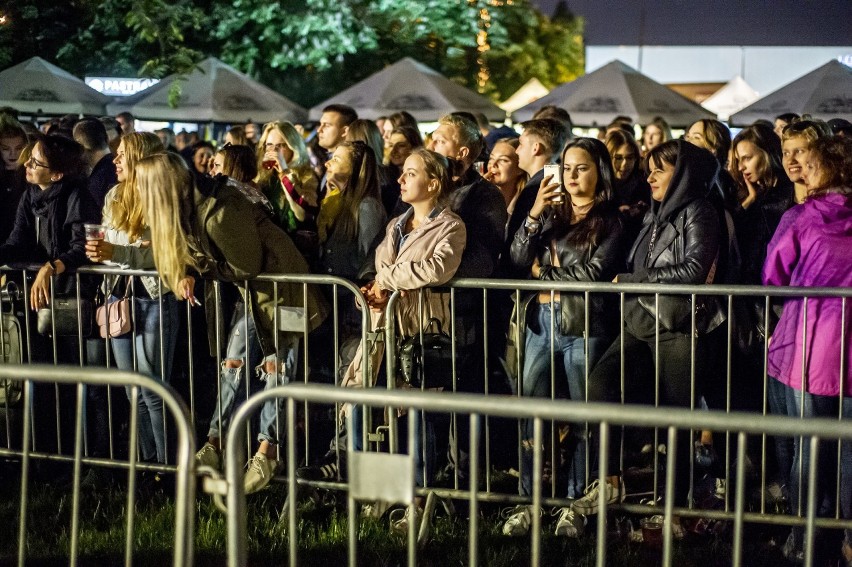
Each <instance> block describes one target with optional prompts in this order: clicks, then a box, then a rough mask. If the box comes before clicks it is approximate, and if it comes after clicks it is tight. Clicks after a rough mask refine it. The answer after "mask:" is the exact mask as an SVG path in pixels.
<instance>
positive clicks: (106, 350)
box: [0, 266, 369, 470]
mask: <svg viewBox="0 0 852 567" xmlns="http://www.w3.org/2000/svg"><path fill="white" fill-rule="evenodd" d="M30 271H31V270H28V269H9V268H3V273H4V274H8V275H9V276H12V279H16V280H18V283H17V284H13V287H12V288H11V289H10V291H11V293H6V294H4V296H3V306H4V311H8V313H6V314H5V315H4V318H6V317H8V318H9V319H10V320H19V321H20V323H19V325H20V333H21V341H20V346H21V348H22V349H23V352H21V353H20V360H22V361H23V362H25V363H29V364H32V363H36V362H48V361H52V363H53V364H62V363H65V364H67V363H69V362H73V363H74V364H77V365H79V366H80V367H83V366H86V367H91V366H96V365H106V366H107V367H114V366H115V365H116V360H115V358H114V356H113V349H112V346H113V342H114V341H116V340H119V339H115V338H109V337H108V338H100V337H98V329H97V327H95V328H94V329H93V330H92V333H91V335H89V336H88V337H87V336H86V334H85V333H84V331H83V323H82V321H81V319H82V318H81V311H82V310H81V308H79V307H78V311H77V327H78V328H77V333H76V334H75V336H72V337H58V338H57V337H56V333H55V330H56V329H55V326H54V327H53V331H54V332H53V333H52V335H53V336H52V337H47V338H43V337H40V336H38V335H39V334H38V333H37V331H36V330H35V313H34V312H33V311H31V310H30V309H29V286H28V280H27V274H28V273H29V272H30ZM124 276H147V277H152V278H156V280H157V282H158V291H159V292H160V293H162V292H163V291H164V289H163V286H164V284H163V283H162V282H161V281H160V280H159V277H158V275H157V273H156V272H154V271H148V270H129V269H117V268H110V267H102V266H86V267H82V268H80V269H79V270H78V271H77V272H76V274H72V275H70V277H71V278H73V280H72V281H73V284H74V285H73V287H74V289H73V290H72V294H71V295H72V296H73V297H75V298H76V299H77V300H78V306H79V305H80V302H79V300H80V299H92V298H87V297H86V296H85V293H84V292H81V278H90V282H89V286H88V287H89V288H92V289H90V290H89V291H90V293H92V294H94V291H93V288H94V282H92V281H91V279H97V280H98V281H97V284H98V285H100V279H101V278H103V277H112V278H115V277H124ZM256 280H257V281H264V282H270V283H272V284H273V292H272V293H273V299H274V300H276V301H277V297H278V293H279V289H280V286H282V285H298V286H299V287H300V289H301V295H302V300H303V301H305V298H306V297H307V294H308V286H316V287H317V288H318V287H319V286H326V287H327V288H329V289H330V294H329V295H330V297H331V304H332V305H331V307H332V312H331V313H330V314H329V320H330V324H329V326H330V327H331V333H332V337H331V339H330V342H331V343H333V344H332V345H331V349H327V350H330V355H329V356H330V357H331V358H333V359H334V360H338V359H339V358H340V356H341V352H340V347H341V344H340V339H341V330H340V317H339V314H340V313H341V311H342V308H341V305H339V302H340V296H341V293H339V291H342V290H345V294H346V295H345V300H351V301H353V303H354V301H355V299H350V294H351V297H352V298H362V296H361V292H360V289H359V288H358V287H357V286H356V285H355V284H353V283H352V282H350V281H348V280H344V279H342V278H337V277H333V276H325V275H309V274H299V275H268V274H264V275H260V276H258V277H257V278H256ZM131 285H135V286H137V287H141V283H139V282H131ZM222 286H223V284H220V283H219V282H214V288H215V303H216V305H217V306H218V305H220V304H221V303H222V297H223V295H224V294H223V293H222ZM51 291H53V290H51ZM131 295H132V294H131ZM52 298H53V300H52V301H51V307H53V306H54V305H55V304H56V302H55V296H54V295H53V294H52ZM154 301H155V304H154V305H155V307H154V308H155V309H156V310H157V312H158V314H159V316H158V317H157V319H158V324H157V328H156V329H155V330H154V333H155V334H156V335H157V338H156V340H154V341H153V344H154V345H156V346H155V348H156V350H157V351H158V353H157V354H158V356H155V357H154V358H155V359H157V361H158V367H157V368H154V369H150V371H151V372H154V373H155V374H158V375H159V376H165V377H166V380H167V381H170V382H172V383H174V382H173V381H172V380H169V378H170V376H169V375H170V374H172V375H173V374H174V372H175V368H174V365H173V364H172V355H171V354H170V353H167V351H166V343H167V342H168V336H167V334H166V329H165V328H164V322H163V320H164V318H165V316H164V315H163V313H164V309H165V307H166V302H165V300H164V297H163V295H159V297H158V298H157V299H155V300H154ZM362 301H363V298H362ZM131 306H132V307H131V309H132V312H131V319H132V329H131V334H132V341H133V342H134V343H137V342H139V341H141V340H144V339H143V338H141V337H142V335H143V333H144V332H146V329H144V328H143V327H144V321H139V320H137V313H136V309H137V305H136V302H131ZM50 311H51V322H53V320H54V319H55V318H56V317H55V316H54V312H53V309H51V310H50ZM213 311H214V310H213V309H211V314H210V315H209V319H208V320H209V321H210V323H211V325H215V326H216V331H215V336H216V340H215V345H214V347H213V348H214V350H215V352H216V356H215V357H214V358H208V356H207V354H206V353H205V352H198V348H199V346H198V345H197V344H196V343H195V339H198V337H197V336H194V335H193V328H194V327H195V332H196V334H197V333H198V332H199V331H204V330H205V328H204V327H200V328H199V325H198V324H197V321H196V322H195V323H194V322H193V319H194V316H195V314H196V311H195V310H194V308H193V306H192V305H190V303H189V302H186V303H185V304H184V305H183V306H182V311H181V314H180V317H181V318H182V319H183V322H181V324H182V325H183V326H184V327H185V328H186V333H187V334H186V335H185V336H183V337H180V338H178V339H175V338H174V337H172V338H171V340H173V341H175V340H176V342H177V346H176V347H175V348H176V349H182V350H183V352H182V353H181V354H182V356H181V359H182V360H184V361H185V368H184V369H183V370H184V372H185V374H184V377H185V380H186V382H185V383H182V384H178V385H177V386H178V387H179V388H180V390H181V391H183V392H184V395H185V397H186V399H187V402H188V404H189V407H190V415H191V417H192V422H193V423H196V424H199V423H206V420H208V419H209V416H210V414H213V413H214V411H213V406H212V405H210V403H209V402H210V400H209V399H205V398H204V396H202V398H201V399H199V396H198V393H199V392H206V393H207V395H206V398H210V397H211V396H210V394H209V392H210V388H209V386H201V385H199V384H197V378H198V376H199V375H202V376H203V377H205V378H206V377H207V375H209V374H214V375H218V373H219V370H218V369H219V368H221V367H222V363H223V360H224V358H225V356H224V355H225V354H226V353H225V352H224V351H225V350H226V349H225V347H226V346H227V342H228V331H229V328H228V321H227V320H224V319H222V317H223V316H224V317H226V318H227V317H228V316H229V315H230V314H229V313H224V314H223V313H222V310H221V309H215V316H214V315H213V313H212V312H213ZM241 311H242V313H243V314H244V315H245V316H244V317H243V319H242V320H243V329H242V336H243V337H245V340H246V346H245V350H246V351H248V350H249V344H248V343H249V340H250V339H249V333H248V332H247V330H248V329H247V327H248V324H247V321H248V317H247V314H248V311H249V305H248V304H247V303H243V307H242V310H241ZM280 317H283V315H282V314H281V311H280V310H276V311H275V314H274V320H273V322H272V323H273V325H274V326H275V327H276V328H279V326H280V325H281V324H282V321H281V319H280ZM358 318H359V322H358V324H357V326H358V328H359V333H360V341H361V343H362V344H364V342H365V341H366V340H367V336H368V329H369V323H368V321H369V316H368V314H367V313H366V312H364V311H362V312H361V313H360V314H359V315H358ZM303 320H304V328H303V329H302V331H301V333H299V334H300V336H301V345H300V349H299V351H300V353H301V355H302V356H301V361H300V362H301V365H302V366H303V369H304V370H303V376H302V378H303V380H304V381H305V382H308V381H309V379H310V371H311V368H310V364H309V363H308V362H307V361H308V360H309V356H310V354H311V344H312V339H313V335H312V334H310V333H308V321H307V318H304V317H303ZM291 322H292V321H291ZM168 332H169V333H171V334H172V335H174V334H176V333H177V331H176V330H175V329H171V330H170V331H168ZM6 333H7V330H6V328H5V327H0V339H2V340H0V343H2V345H3V346H2V348H3V354H4V357H5V355H6V352H5V351H6V348H7V342H8V341H7V340H6ZM278 339H279V335H278V334H276V336H275V345H274V347H275V349H276V350H278V348H279V344H278ZM315 340H318V339H315ZM199 342H202V341H199ZM36 343H44V344H41V350H42V351H43V352H41V353H39V352H34V349H33V345H34V344H36ZM91 345H99V347H98V348H99V349H100V350H99V351H98V352H99V354H98V356H99V357H103V360H92V359H91V353H90V352H89V349H90V347H91ZM322 346H326V347H327V346H328V345H322ZM139 348H147V347H139V345H136V346H134V347H131V348H130V349H129V351H130V353H131V356H132V370H133V371H137V369H138V368H139V366H138V365H139V363H140V361H139V360H138V357H137V353H138V349H139ZM37 350H38V349H37ZM202 350H204V351H206V350H207V348H206V345H205V346H204V347H202ZM4 359H5V358H4ZM207 360H209V362H206V363H205V366H204V367H203V368H198V367H197V361H202V362H203V361H207ZM367 362H368V363H369V361H367ZM125 364H126V363H125ZM214 364H215V366H213V365H214ZM330 365H331V366H333V364H330ZM170 367H171V372H170V371H169V368H170ZM334 370H335V372H334V375H333V377H332V380H336V381H337V382H339V377H337V376H336V374H337V373H336V369H334ZM243 372H245V373H246V375H247V376H248V375H249V371H248V370H243ZM244 383H245V389H244V395H243V396H242V399H246V398H248V397H249V395H250V394H251V390H250V387H251V385H250V380H245V381H244ZM216 384H217V387H216V388H215V389H214V390H215V393H216V399H217V400H218V399H220V391H219V387H220V385H221V384H220V381H219V380H218V379H217V380H216ZM103 397H105V400H106V401H105V403H106V405H107V409H106V414H107V419H108V426H107V429H108V432H109V439H108V450H107V451H106V452H105V454H99V455H97V456H95V455H94V454H93V452H92V444H93V440H92V437H93V436H94V433H93V432H92V431H90V429H89V428H88V427H84V462H85V463H87V464H109V463H121V462H125V463H126V461H127V458H126V457H124V456H123V455H124V453H125V452H126V450H127V447H126V446H124V445H122V446H121V447H119V443H118V442H117V440H116V439H115V437H114V433H115V432H116V430H117V429H118V424H117V423H116V421H117V419H119V418H118V417H117V416H119V415H121V412H120V411H118V408H116V407H115V405H114V401H113V396H112V394H111V392H107V393H106V395H105V396H103ZM2 398H3V399H2V400H0V408H4V407H5V408H6V409H8V407H9V401H10V400H8V399H6V397H5V396H3V397H2ZM63 401H65V400H60V399H59V397H58V396H57V397H56V400H55V407H54V408H53V413H55V414H56V416H57V417H56V419H55V428H54V430H53V433H52V436H55V437H56V439H57V442H56V445H55V446H54V445H53V444H52V443H46V441H49V439H45V438H44V431H42V436H41V437H40V438H38V439H35V441H34V442H35V449H36V450H35V451H34V452H33V453H32V455H31V456H33V457H35V458H41V457H43V456H44V457H46V456H47V455H48V453H50V454H51V456H52V458H59V459H64V460H70V458H71V457H70V456H69V455H68V454H63V453H65V451H63V447H62V445H63V436H62V435H61V433H60V429H61V425H60V419H59V416H60V414H62V415H65V414H67V411H66V410H67V408H64V407H62V402H63ZM205 402H206V403H205ZM66 405H67V403H66ZM208 405H210V410H211V411H210V414H208V413H207V409H206V406H208ZM199 408H203V409H201V412H202V415H199ZM216 409H217V410H218V411H217V412H216V413H218V415H219V420H220V421H221V406H219V407H217V408H216ZM86 410H87V411H90V410H91V408H90V407H89V405H86ZM306 410H307V408H306ZM49 417H50V416H49V415H45V416H44V417H43V418H42V419H43V421H47V420H48V419H49ZM66 419H67V415H66ZM5 425H6V427H5V436H4V439H3V442H0V444H2V445H5V448H6V449H7V450H9V451H13V445H12V437H13V435H12V430H13V429H15V428H14V426H13V425H14V424H12V423H10V420H9V417H8V412H7V416H6V424H5ZM162 429H163V430H164V431H165V444H166V451H165V455H163V456H162V457H161V460H162V458H163V457H164V458H165V464H166V467H165V468H166V469H168V468H173V465H172V464H171V461H172V458H173V455H172V452H171V451H169V450H168V440H169V437H170V436H169V433H168V430H167V429H168V423H167V422H166V421H165V419H164V421H163V425H162ZM132 433H134V434H135V431H133V432H132ZM310 441H311V435H310V431H309V428H308V431H307V434H306V435H305V453H306V454H309V453H310V451H311V450H312V448H311V445H310ZM134 442H135V441H134ZM66 443H67V440H66ZM46 445H47V446H49V447H50V449H49V450H41V449H42V448H43V447H45V446H46ZM162 464H163V463H162V462H161V463H157V464H150V463H139V467H140V468H143V469H145V468H150V469H152V470H161V469H162V468H163V467H162V466H161V465H162Z"/></svg>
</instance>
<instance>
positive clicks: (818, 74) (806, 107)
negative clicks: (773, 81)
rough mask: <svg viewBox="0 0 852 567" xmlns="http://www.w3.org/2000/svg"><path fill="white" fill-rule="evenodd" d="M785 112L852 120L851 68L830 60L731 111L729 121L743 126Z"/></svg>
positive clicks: (817, 117) (821, 118)
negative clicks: (754, 100)
mask: <svg viewBox="0 0 852 567" xmlns="http://www.w3.org/2000/svg"><path fill="white" fill-rule="evenodd" d="M785 112H795V113H796V114H810V115H811V116H812V117H813V118H815V119H817V120H830V119H832V118H845V119H846V120H852V67H848V66H846V65H844V64H843V63H841V62H840V61H838V60H836V59H832V60H831V61H829V62H828V63H826V64H824V65H821V66H820V67H817V68H816V69H814V70H813V71H811V72H809V73H806V74H805V75H802V76H801V77H799V78H798V79H796V80H794V81H792V82H790V83H788V84H786V85H784V86H783V87H781V88H780V89H778V90H776V91H774V92H771V93H769V94H768V95H766V96H765V97H763V98H761V99H760V100H758V101H756V102H755V103H753V104H751V105H749V106H748V107H746V108H744V109H742V110H740V111H739V112H737V113H735V114H733V115H732V116H731V120H730V121H731V124H734V125H742V126H744V125H747V124H751V123H753V122H754V121H755V120H758V119H760V118H767V119H769V120H771V119H773V118H775V117H776V116H778V115H779V114H784V113H785Z"/></svg>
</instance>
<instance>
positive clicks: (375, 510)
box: [361, 500, 390, 520]
mask: <svg viewBox="0 0 852 567" xmlns="http://www.w3.org/2000/svg"><path fill="white" fill-rule="evenodd" d="M389 507H390V504H388V503H387V502H385V501H383V500H376V501H375V502H367V503H365V504H362V505H361V517H362V518H373V519H374V520H378V519H379V518H381V517H382V516H384V514H385V512H387V509H388V508H389Z"/></svg>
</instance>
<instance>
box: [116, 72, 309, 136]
mask: <svg viewBox="0 0 852 567" xmlns="http://www.w3.org/2000/svg"><path fill="white" fill-rule="evenodd" d="M176 80H180V79H179V78H178V76H177V75H170V76H168V77H166V78H165V79H163V80H162V81H160V82H159V83H156V84H155V85H152V86H150V87H148V88H147V89H145V90H144V91H141V92H138V93H136V94H135V95H132V96H129V97H126V98H123V99H119V100H117V101H115V102H114V103H112V104H110V105H109V107H108V109H109V111H110V113H112V114H117V113H119V112H122V111H125V110H126V111H129V112H130V113H131V114H133V116H135V117H136V118H141V119H143V120H181V121H186V122H226V123H240V122H248V121H249V120H253V121H255V122H270V121H273V120H289V121H291V122H300V121H303V120H304V119H305V117H306V113H305V110H304V109H303V108H302V107H301V106H299V105H297V104H296V103H294V102H293V101H291V100H289V99H287V98H285V97H283V96H281V95H280V94H278V93H276V92H275V91H273V90H272V89H270V88H269V87H266V86H265V85H262V84H261V83H259V82H257V81H255V80H254V79H252V78H251V77H249V76H248V75H245V74H243V73H240V72H239V71H237V70H236V69H234V68H233V67H231V66H229V65H226V64H225V63H223V62H222V61H219V60H218V59H216V58H215V57H209V58H207V59H205V60H204V61H202V62H201V63H199V64H198V67H197V68H196V69H195V70H194V71H193V72H192V73H190V74H189V75H188V76H187V77H186V78H185V79H184V80H182V82H181V98H180V102H179V103H178V106H177V108H172V107H171V106H169V89H170V88H171V85H172V83H174V81H176Z"/></svg>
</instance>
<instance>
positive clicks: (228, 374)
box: [207, 303, 299, 444]
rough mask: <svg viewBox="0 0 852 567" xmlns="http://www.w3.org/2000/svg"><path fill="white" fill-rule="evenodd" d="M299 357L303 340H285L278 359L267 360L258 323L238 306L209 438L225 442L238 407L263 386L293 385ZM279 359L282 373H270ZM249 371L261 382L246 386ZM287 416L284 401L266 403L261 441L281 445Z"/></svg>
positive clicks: (220, 378) (258, 435)
mask: <svg viewBox="0 0 852 567" xmlns="http://www.w3.org/2000/svg"><path fill="white" fill-rule="evenodd" d="M282 343H283V344H282ZM298 355H299V339H298V337H293V338H291V339H284V338H282V339H281V341H280V342H279V352H278V354H277V355H275V354H270V355H268V356H266V357H264V356H263V352H262V351H261V348H260V342H259V341H258V338H257V330H256V328H255V324H254V319H252V317H248V318H246V317H245V310H244V308H243V305H242V304H240V303H238V304H237V307H236V309H235V316H234V318H233V321H232V323H231V330H230V332H229V333H228V348H227V351H226V352H225V358H224V360H223V362H222V368H221V370H220V373H219V395H218V397H217V398H216V408H215V409H214V410H213V417H212V418H211V420H210V429H209V431H208V433H207V435H208V437H211V438H217V439H221V438H222V432H224V431H227V430H228V427H229V426H230V423H231V417H232V416H233V414H234V411H235V410H236V409H237V406H239V405H240V403H242V402H243V401H245V400H246V399H247V398H248V397H249V396H250V395H251V394H252V393H253V392H255V391H257V390H259V389H260V388H259V385H260V384H259V382H263V383H264V386H263V388H264V389H265V390H268V389H270V388H274V387H276V386H280V385H282V384H287V383H289V382H291V381H292V380H293V379H294V378H295V375H296V363H297V361H298ZM276 358H277V360H278V363H279V372H278V373H277V374H276V373H272V374H270V373H268V372H266V370H265V365H266V363H267V362H269V361H274V360H276ZM228 360H235V361H239V362H240V364H239V368H229V367H228V366H227V364H226V361H228ZM247 369H251V370H250V372H251V373H252V375H253V376H256V377H257V378H258V379H259V380H258V381H255V380H251V381H249V382H248V383H247V384H246V385H244V382H243V377H244V376H246V374H247V371H248V370H247ZM276 378H277V379H276ZM284 415H285V410H284V399H283V398H278V399H274V400H269V401H267V402H266V403H264V404H263V407H262V408H261V410H260V430H259V431H258V434H257V440H258V441H268V442H270V443H273V444H278V440H279V436H278V427H279V423H280V426H282V427H283V426H284ZM279 420H280V421H279Z"/></svg>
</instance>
